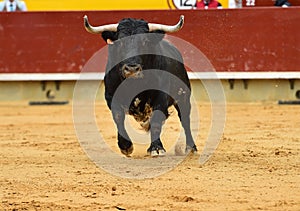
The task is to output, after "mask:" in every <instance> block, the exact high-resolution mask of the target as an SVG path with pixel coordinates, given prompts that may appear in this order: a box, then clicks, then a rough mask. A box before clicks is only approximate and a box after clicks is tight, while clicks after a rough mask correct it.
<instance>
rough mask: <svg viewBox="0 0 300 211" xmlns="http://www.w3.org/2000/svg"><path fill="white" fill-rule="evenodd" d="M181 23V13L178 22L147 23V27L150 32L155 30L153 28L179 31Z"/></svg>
mask: <svg viewBox="0 0 300 211" xmlns="http://www.w3.org/2000/svg"><path fill="white" fill-rule="evenodd" d="M183 23H184V16H183V15H181V16H180V20H179V22H178V23H177V24H176V25H174V26H169V25H163V24H157V23H148V27H149V31H150V32H151V31H155V30H161V31H164V32H170V33H172V32H177V31H179V30H180V29H181V28H182V26H183Z"/></svg>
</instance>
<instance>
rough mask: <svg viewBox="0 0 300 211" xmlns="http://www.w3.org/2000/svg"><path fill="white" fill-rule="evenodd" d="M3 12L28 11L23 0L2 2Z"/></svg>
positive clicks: (0, 3) (0, 9) (0, 8)
mask: <svg viewBox="0 0 300 211" xmlns="http://www.w3.org/2000/svg"><path fill="white" fill-rule="evenodd" d="M0 11H1V12H16V11H27V7H26V4H25V2H24V1H21V0H4V1H2V2H0Z"/></svg>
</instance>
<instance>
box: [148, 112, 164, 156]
mask: <svg viewBox="0 0 300 211" xmlns="http://www.w3.org/2000/svg"><path fill="white" fill-rule="evenodd" d="M167 112H168V108H167V106H165V108H164V109H161V108H159V109H156V110H154V111H153V113H152V116H151V120H150V133H151V145H150V147H149V148H148V150H147V152H148V154H150V155H151V156H154V157H155V156H164V155H165V153H166V150H165V149H164V147H163V144H162V142H161V139H160V134H161V129H162V125H163V122H164V121H165V120H166V115H168V114H167Z"/></svg>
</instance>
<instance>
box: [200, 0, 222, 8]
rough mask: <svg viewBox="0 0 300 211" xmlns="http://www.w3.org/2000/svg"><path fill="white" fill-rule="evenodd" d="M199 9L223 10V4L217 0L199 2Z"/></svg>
mask: <svg viewBox="0 0 300 211" xmlns="http://www.w3.org/2000/svg"><path fill="white" fill-rule="evenodd" d="M196 8H197V9H210V8H218V9H222V4H221V3H220V2H218V1H216V0H198V1H197V3H196Z"/></svg>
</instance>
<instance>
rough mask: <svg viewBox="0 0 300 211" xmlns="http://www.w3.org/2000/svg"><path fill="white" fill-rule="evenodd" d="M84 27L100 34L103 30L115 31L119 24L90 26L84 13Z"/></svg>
mask: <svg viewBox="0 0 300 211" xmlns="http://www.w3.org/2000/svg"><path fill="white" fill-rule="evenodd" d="M83 20H84V28H85V29H86V30H87V31H88V32H90V33H92V34H101V33H102V32H104V31H113V32H116V31H117V28H118V25H119V24H107V25H103V26H91V25H90V23H89V20H88V17H87V16H86V15H85V16H84V17H83Z"/></svg>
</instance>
